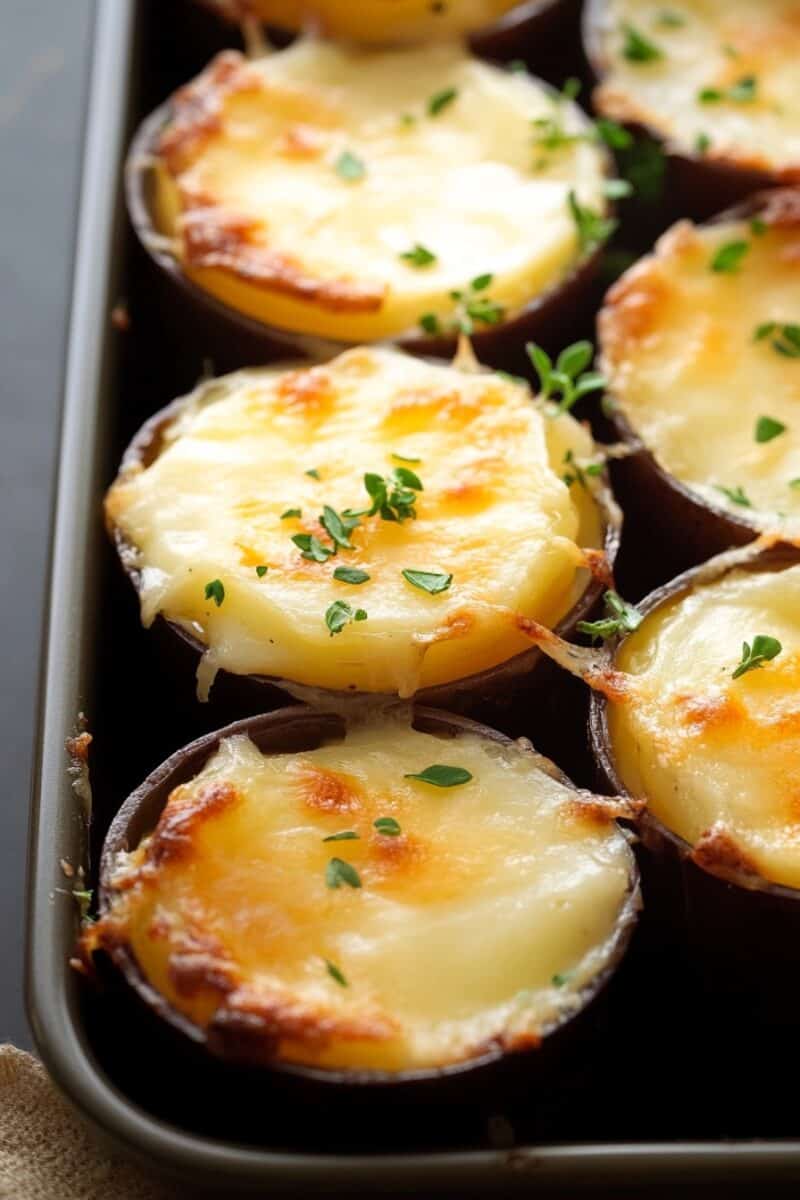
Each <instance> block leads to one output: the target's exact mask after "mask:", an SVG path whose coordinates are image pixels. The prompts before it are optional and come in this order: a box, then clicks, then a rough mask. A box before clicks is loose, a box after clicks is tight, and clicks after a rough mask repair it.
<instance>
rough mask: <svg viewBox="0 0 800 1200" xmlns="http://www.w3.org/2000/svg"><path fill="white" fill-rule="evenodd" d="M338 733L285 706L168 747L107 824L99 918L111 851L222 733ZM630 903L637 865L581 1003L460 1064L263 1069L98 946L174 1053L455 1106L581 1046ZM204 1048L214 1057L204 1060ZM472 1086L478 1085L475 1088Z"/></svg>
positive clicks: (272, 736)
mask: <svg viewBox="0 0 800 1200" xmlns="http://www.w3.org/2000/svg"><path fill="white" fill-rule="evenodd" d="M413 724H414V727H415V728H416V729H420V730H422V731H424V732H430V733H435V734H437V735H438V736H441V737H452V738H457V737H458V736H459V734H461V733H462V732H468V733H472V734H477V735H478V736H480V737H485V738H488V739H490V740H492V741H494V742H499V743H502V744H506V745H510V744H511V742H510V739H509V738H507V737H505V736H504V735H503V734H500V733H498V732H496V731H495V730H493V729H489V728H487V727H486V726H484V725H478V724H476V723H475V722H474V721H469V720H466V719H465V718H463V717H458V716H454V715H452V714H449V713H443V712H439V711H437V710H433V709H426V708H416V707H415V708H414V716H413ZM344 732H345V723H344V720H343V718H342V717H341V716H340V715H338V714H337V713H335V712H322V711H318V710H315V709H310V708H306V707H302V706H293V707H291V708H284V709H282V710H279V711H277V712H273V713H269V714H267V715H262V716H258V717H250V718H248V719H246V720H244V721H237V722H235V723H234V724H232V725H229V726H227V727H226V728H224V729H221V730H219V731H218V732H215V733H211V734H208V735H206V736H205V737H202V738H200V739H198V740H197V741H195V742H192V743H191V744H190V745H188V746H185V747H184V748H182V749H181V750H179V751H177V753H175V754H173V755H172V757H171V758H169V759H168V760H167V761H166V762H164V763H163V764H162V765H161V766H159V767H158V768H157V769H156V770H155V771H154V772H153V773H152V774H151V775H150V776H149V777H148V778H147V779H146V780H145V781H144V783H142V785H141V786H140V787H139V788H137V789H136V791H134V792H133V793H132V794H131V795H130V796H129V797H128V799H127V800H126V801H125V803H124V804H123V805H122V807H121V808H120V810H119V812H118V814H117V816H116V817H115V819H114V821H113V822H112V824H111V827H110V828H109V831H108V834H107V836H106V840H105V843H104V845H103V851H102V856H101V861H100V880H99V912H100V915H101V916H102V915H103V914H104V913H105V912H106V911H107V910H108V908H109V905H110V902H111V894H112V889H111V885H110V881H111V878H112V876H113V871H114V865H115V861H116V857H117V855H118V854H119V852H120V851H124V850H127V849H130V848H132V847H135V846H136V845H138V843H139V842H140V841H141V839H142V838H143V837H144V836H145V835H146V834H147V833H148V832H149V831H150V830H151V829H152V828H153V827H154V825H155V824H156V822H157V820H158V817H159V815H160V813H161V810H162V809H163V807H164V805H165V804H166V802H167V800H168V798H169V795H170V793H171V792H172V790H173V789H174V788H175V787H177V786H178V785H179V784H181V783H185V782H187V781H188V780H190V779H192V778H193V777H194V776H195V775H197V774H198V773H199V771H201V770H202V768H203V766H204V765H205V763H206V762H207V760H208V759H209V758H210V757H211V756H212V755H213V754H214V753H215V751H216V749H217V747H218V746H219V743H220V741H221V740H222V739H223V738H226V737H230V736H232V735H234V734H237V733H246V734H247V735H248V736H249V737H250V738H251V739H252V740H253V742H255V744H256V745H257V746H258V747H259V749H261V750H263V751H273V752H277V753H291V752H293V751H296V752H299V751H303V750H309V749H313V748H314V747H316V746H318V745H320V744H321V743H322V742H323V741H324V740H326V739H329V738H334V739H336V738H339V737H341V736H342V735H343V734H344ZM537 757H538V758H539V765H540V766H541V767H542V768H543V769H544V770H545V771H547V773H548V774H551V775H552V776H553V777H554V778H557V779H559V780H560V781H561V782H563V783H565V784H567V785H568V786H570V787H574V785H573V784H571V783H570V781H569V780H567V779H566V777H565V776H564V775H562V773H561V772H560V771H559V770H558V768H557V767H555V766H554V764H553V763H551V762H549V761H548V760H547V759H543V758H541V756H537ZM639 907H640V900H639V878H638V871H637V870H636V867H635V865H633V864H632V873H631V879H630V889H629V901H628V903H627V905H626V907H625V909H624V910H623V912H622V914H621V916H620V923H619V934H618V941H617V944H616V946H615V949H614V954H613V958H612V961H611V962H610V963H609V965H608V967H607V968H606V969H605V970H604V971H603V972H602V974H601V975H599V976H598V977H597V979H595V980H593V981H592V985H591V988H589V989H587V990H586V992H585V993H584V994H583V997H582V1004H581V1008H580V1010H579V1011H578V1012H577V1013H576V1014H575V1016H573V1017H572V1018H570V1019H567V1020H566V1021H564V1022H563V1023H561V1024H560V1025H558V1026H557V1027H556V1028H554V1029H553V1030H552V1031H551V1032H548V1033H546V1034H545V1036H544V1037H543V1039H542V1042H541V1044H540V1045H539V1046H538V1047H537V1048H535V1049H533V1048H531V1047H523V1048H518V1049H515V1050H514V1051H508V1050H504V1049H503V1048H502V1047H501V1046H499V1045H496V1044H493V1043H492V1044H489V1045H487V1047H486V1049H485V1052H483V1053H482V1054H481V1055H480V1056H479V1057H476V1058H473V1059H470V1060H468V1061H467V1062H464V1063H459V1064H456V1065H453V1066H450V1067H445V1068H439V1069H436V1070H417V1071H413V1072H412V1071H409V1072H401V1073H399V1074H394V1073H391V1072H384V1071H342V1070H335V1071H334V1070H323V1069H320V1068H314V1067H304V1066H298V1065H295V1064H287V1063H280V1062H275V1063H271V1064H269V1065H268V1066H267V1067H265V1066H264V1065H255V1064H254V1063H253V1061H252V1059H248V1056H247V1048H246V1047H237V1046H236V1045H235V1043H231V1044H230V1045H225V1044H223V1045H218V1044H215V1045H214V1046H213V1047H208V1046H207V1044H206V1034H205V1032H204V1031H202V1030H200V1029H198V1028H197V1027H196V1026H194V1025H193V1024H191V1023H190V1022H189V1021H187V1020H186V1019H185V1018H184V1017H183V1016H182V1015H181V1014H179V1013H177V1012H175V1011H174V1010H173V1009H172V1008H171V1007H170V1005H169V1004H168V1003H167V1001H166V1000H165V999H164V997H162V996H161V995H160V994H159V993H158V992H156V991H155V990H154V989H153V988H152V987H151V986H150V985H149V984H148V982H147V981H146V980H145V978H144V977H143V976H142V974H141V972H140V970H139V967H138V964H137V962H136V960H135V958H134V957H133V955H132V954H131V952H130V950H129V949H128V948H127V947H126V946H124V945H116V946H113V947H112V948H111V949H110V950H109V951H108V952H107V953H108V954H109V956H110V958H111V960H112V962H113V964H114V966H115V967H116V968H117V970H118V971H119V972H120V973H121V975H122V977H123V978H124V980H125V982H126V983H127V984H128V985H129V987H130V988H131V989H132V990H133V992H134V993H135V994H136V996H137V997H138V1000H139V1001H140V1002H141V1004H143V1005H144V1006H145V1007H146V1009H147V1010H148V1011H149V1013H151V1014H153V1015H155V1016H156V1017H158V1018H160V1019H162V1020H163V1021H165V1022H167V1024H168V1025H169V1026H171V1027H172V1028H173V1029H174V1030H176V1031H177V1033H178V1035H179V1037H178V1038H177V1039H176V1040H177V1041H178V1042H180V1043H182V1047H181V1051H182V1052H183V1053H185V1052H187V1051H188V1052H189V1053H190V1054H191V1053H192V1047H191V1045H190V1043H193V1044H194V1049H195V1050H196V1051H197V1054H198V1056H199V1058H200V1059H201V1060H202V1059H205V1060H206V1061H207V1062H208V1063H209V1066H212V1067H214V1069H217V1067H216V1066H215V1065H214V1060H216V1059H221V1060H222V1062H223V1064H227V1065H228V1066H230V1067H232V1068H233V1069H236V1070H242V1069H244V1070H250V1071H255V1072H257V1073H260V1074H262V1075H263V1073H264V1072H265V1071H267V1072H268V1073H269V1075H270V1076H271V1077H272V1078H273V1079H274V1080H277V1081H278V1085H279V1086H282V1087H284V1088H285V1089H287V1091H288V1094H290V1095H292V1094H296V1095H300V1096H306V1095H310V1094H313V1091H309V1089H314V1088H318V1087H320V1088H323V1089H324V1088H327V1087H330V1086H331V1085H335V1086H336V1092H337V1102H338V1101H339V1099H340V1098H341V1099H343V1100H345V1102H346V1101H347V1099H348V1097H349V1098H350V1099H352V1100H357V1099H358V1098H359V1096H361V1097H362V1098H363V1097H364V1093H365V1092H366V1093H367V1096H370V1095H373V1096H374V1093H375V1090H376V1089H377V1090H378V1091H379V1092H380V1093H381V1100H382V1101H383V1100H384V1098H386V1097H388V1098H390V1099H393V1100H399V1101H401V1102H402V1103H416V1102H418V1101H420V1100H422V1101H423V1102H427V1101H428V1100H430V1101H431V1102H432V1103H436V1104H438V1103H442V1102H448V1103H453V1102H455V1103H460V1102H462V1101H464V1100H466V1099H469V1098H472V1099H474V1098H475V1095H476V1091H478V1090H479V1092H480V1095H481V1097H485V1096H486V1094H487V1093H486V1090H485V1089H487V1088H489V1089H492V1088H494V1087H497V1086H502V1087H503V1088H506V1087H507V1086H509V1085H511V1086H513V1083H514V1079H515V1078H516V1079H517V1080H518V1082H519V1083H520V1085H521V1086H524V1087H525V1088H526V1089H527V1088H529V1087H531V1086H536V1085H537V1084H541V1083H542V1082H543V1081H544V1080H545V1079H546V1078H547V1075H548V1073H549V1072H550V1071H552V1070H561V1069H562V1067H563V1062H564V1056H565V1054H567V1053H572V1048H573V1047H574V1048H576V1049H577V1046H578V1044H579V1043H580V1044H582V1042H583V1039H585V1038H586V1037H587V1035H589V1034H590V1033H591V1030H592V1028H593V1025H594V1021H595V1019H596V1015H597V1014H596V1013H595V1012H594V1009H595V1002H596V1001H597V999H598V997H599V996H600V994H601V993H602V992H603V991H604V989H605V987H606V984H607V983H608V982H609V980H610V979H611V977H612V976H613V974H614V973H615V971H616V969H617V967H618V966H619V964H620V963H621V961H622V959H623V957H624V955H625V952H626V949H627V946H628V943H629V941H630V938H631V935H632V933H633V930H634V927H635V924H636V914H637V912H638V910H639ZM209 1049H211V1051H212V1054H213V1055H214V1059H209V1054H208V1052H209ZM476 1083H477V1084H478V1089H476V1088H475V1087H474V1084H476ZM489 1094H491V1092H490V1093H489ZM328 1095H329V1093H328Z"/></svg>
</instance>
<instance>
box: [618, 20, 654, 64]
mask: <svg viewBox="0 0 800 1200" xmlns="http://www.w3.org/2000/svg"><path fill="white" fill-rule="evenodd" d="M622 32H623V34H624V35H625V41H624V42H623V44H622V57H623V58H627V60H628V62H635V63H647V62H655V61H656V60H657V59H659V58H663V57H664V54H663V52H662V51H661V50H659V48H658V46H656V44H655V43H654V42H651V41H650V40H649V38H646V37H645V36H644V34H642V33H639V31H638V30H637V29H634V27H633V25H628V24H626V25H623V26H622Z"/></svg>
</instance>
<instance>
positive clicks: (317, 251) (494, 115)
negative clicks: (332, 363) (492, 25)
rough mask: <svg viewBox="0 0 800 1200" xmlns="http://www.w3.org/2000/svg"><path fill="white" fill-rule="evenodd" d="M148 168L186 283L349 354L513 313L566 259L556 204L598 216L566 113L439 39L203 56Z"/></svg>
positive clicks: (564, 102)
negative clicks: (346, 347) (367, 344)
mask: <svg viewBox="0 0 800 1200" xmlns="http://www.w3.org/2000/svg"><path fill="white" fill-rule="evenodd" d="M534 122H539V124H538V125H536V124H534ZM542 123H544V124H542ZM548 123H555V124H556V125H557V126H558V128H559V130H560V131H562V132H563V133H564V134H565V137H564V138H563V140H562V141H561V142H559V144H558V146H557V147H555V148H548V147H546V146H544V145H543V144H542V140H541V138H542V134H543V132H544V131H546V129H548V128H549V127H550V126H549V124H548ZM537 131H538V135H539V136H538V137H537ZM155 162H156V183H157V187H156V189H155V190H156V199H155V217H156V224H157V226H158V228H159V230H160V232H161V233H162V234H164V235H167V237H168V238H169V239H170V244H171V246H172V249H173V252H174V254H175V255H176V257H177V259H178V261H179V263H180V265H181V267H182V269H183V270H184V272H185V273H186V274H187V275H188V276H189V277H190V278H191V279H192V280H194V281H195V283H197V284H198V285H199V286H200V287H201V288H204V289H205V290H207V291H209V292H210V293H212V294H213V295H215V296H216V297H218V298H219V299H221V300H223V301H224V302H225V303H226V304H228V305H230V306H232V307H233V308H234V309H237V310H238V311H240V312H242V313H245V314H247V315H249V316H251V317H254V318H256V319H257V320H260V321H263V322H264V323H266V324H271V325H275V326H279V327H281V328H283V329H290V330H295V331H301V332H306V333H311V334H317V335H321V336H324V337H332V338H337V339H340V340H341V341H344V342H350V343H352V342H361V341H373V340H376V339H381V338H385V337H387V336H388V337H393V336H396V335H400V334H403V333H409V332H415V331H416V332H419V329H420V321H421V319H422V318H428V320H427V321H426V324H430V322H431V320H432V319H434V318H435V320H436V321H437V322H438V325H439V327H440V328H441V330H442V331H443V332H445V333H449V332H452V329H453V327H454V322H455V321H456V319H463V316H464V308H465V306H468V307H471V308H472V312H473V314H474V315H473V319H474V321H475V324H476V327H477V328H479V329H480V328H489V327H490V325H491V324H497V323H499V322H500V321H502V320H505V319H507V318H508V317H511V316H513V315H515V314H516V313H518V312H519V311H520V310H521V309H522V308H523V307H524V306H525V305H526V304H528V303H529V302H530V301H532V300H533V299H535V298H536V297H537V296H539V295H541V294H542V293H543V292H544V291H546V290H548V289H549V288H551V287H553V286H555V285H557V284H559V283H560V282H561V281H562V280H563V279H564V278H565V277H566V276H567V275H568V274H569V273H570V272H571V270H572V269H573V268H574V267H575V266H576V264H577V262H578V261H579V259H580V257H581V254H582V251H581V247H580V245H579V241H578V236H577V231H576V226H575V221H574V219H573V216H572V214H571V210H570V207H569V204H568V194H569V192H570V191H574V192H575V193H576V195H577V198H578V200H579V202H580V203H581V204H582V205H584V206H586V207H589V208H592V209H593V210H595V211H597V212H598V213H600V212H605V211H606V209H607V201H606V199H605V197H604V192H603V182H604V170H605V165H606V157H605V154H604V151H603V150H602V149H601V147H600V146H599V145H598V142H597V139H596V138H594V137H593V136H591V130H590V126H589V124H588V122H587V120H586V118H585V116H584V115H583V114H582V112H581V110H580V109H579V108H578V107H577V106H576V105H575V104H573V103H572V102H571V101H570V100H568V99H566V98H564V97H559V96H557V95H556V94H555V93H554V92H553V91H552V90H551V89H549V88H548V87H547V86H546V85H544V84H542V83H540V82H538V81H536V80H534V79H532V78H530V77H529V76H527V75H522V74H518V73H514V72H509V71H504V70H501V69H500V68H498V67H495V66H492V65H490V64H489V63H487V62H483V61H480V60H478V59H476V58H473V57H471V56H470V55H469V54H468V53H467V52H466V50H465V49H463V48H462V47H461V46H459V45H456V44H452V43H447V44H443V45H437V44H429V45H423V46H419V47H414V48H411V49H395V50H385V51H379V50H365V49H360V50H359V49H357V48H355V47H353V46H350V45H341V44H334V43H328V42H322V41H313V40H299V41H297V42H296V43H294V45H292V46H291V47H290V48H289V49H287V50H284V51H281V52H279V53H274V54H271V55H268V56H267V57H264V58H261V59H259V60H257V61H247V60H246V59H244V58H243V57H242V56H241V55H239V54H236V53H234V52H232V51H230V52H226V53H224V54H221V55H219V56H218V57H217V58H216V59H215V60H214V61H213V62H212V63H211V64H210V66H209V67H208V68H207V70H206V71H205V72H204V73H203V74H202V75H200V76H199V77H198V78H197V79H196V80H195V81H194V82H192V83H191V84H189V85H188V86H187V87H185V88H183V89H182V90H181V91H180V92H178V93H177V94H176V96H175V97H174V98H173V102H172V116H171V120H170V123H169V124H168V125H167V127H166V128H165V130H164V132H163V134H162V136H161V140H160V144H159V147H158V155H157V158H156V160H155ZM134 165H135V164H134ZM481 277H491V281H490V284H489V285H487V286H484V287H483V288H479V289H478V290H477V292H475V291H474V289H473V290H470V285H471V284H472V282H473V281H474V280H480V279H481ZM454 291H456V292H460V293H463V296H462V297H461V298H460V299H456V298H454V297H453V295H452V293H453V292H454ZM476 299H477V301H479V304H478V306H476V305H475V303H474V301H475V300H476ZM487 305H488V307H487ZM481 306H482V307H481ZM487 314H488V317H487ZM484 317H486V318H487V319H485V320H484V319H483V318H484Z"/></svg>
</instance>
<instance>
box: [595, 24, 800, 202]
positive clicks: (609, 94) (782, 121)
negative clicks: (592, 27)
mask: <svg viewBox="0 0 800 1200" xmlns="http://www.w3.org/2000/svg"><path fill="white" fill-rule="evenodd" d="M598 7H600V6H598ZM602 8H603V17H602V22H603V24H602V27H601V30H600V46H599V50H600V56H601V61H602V64H603V73H604V77H603V82H602V84H601V85H600V86H599V87H598V88H597V89H596V91H595V94H594V101H595V105H596V107H597V108H598V110H599V111H600V112H602V113H603V114H605V115H606V116H609V117H613V118H614V119H615V120H619V121H631V122H637V123H641V124H643V125H646V126H648V127H649V128H650V129H652V130H653V131H654V132H656V133H658V134H659V135H660V136H661V137H663V138H664V139H665V140H666V141H667V143H668V145H669V147H670V148H671V149H673V150H676V151H678V152H680V153H683V154H695V153H698V147H700V148H701V150H702V153H703V154H704V156H705V157H706V158H707V159H709V160H711V161H715V160H718V161H720V162H723V163H730V164H732V165H734V166H737V167H742V168H754V169H757V170H764V171H767V172H770V173H772V174H774V175H775V176H776V177H778V178H779V179H782V180H784V181H786V182H797V181H798V180H800V77H799V76H798V72H797V61H798V57H800V9H798V6H797V0H758V3H755V4H754V3H753V0H675V3H672V0H670V3H669V5H664V4H662V3H661V0H608V2H607V3H606V4H604V5H603V6H602ZM636 35H640V37H641V38H642V39H644V40H645V42H646V44H647V46H648V47H649V49H650V54H649V55H648V54H647V52H645V54H644V55H642V54H641V53H639V54H637V52H636V44H635V41H634V44H633V46H632V43H631V39H632V38H633V39H635V37H636ZM626 51H627V53H626Z"/></svg>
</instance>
